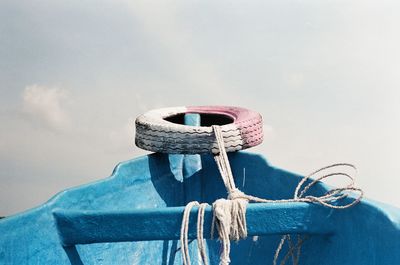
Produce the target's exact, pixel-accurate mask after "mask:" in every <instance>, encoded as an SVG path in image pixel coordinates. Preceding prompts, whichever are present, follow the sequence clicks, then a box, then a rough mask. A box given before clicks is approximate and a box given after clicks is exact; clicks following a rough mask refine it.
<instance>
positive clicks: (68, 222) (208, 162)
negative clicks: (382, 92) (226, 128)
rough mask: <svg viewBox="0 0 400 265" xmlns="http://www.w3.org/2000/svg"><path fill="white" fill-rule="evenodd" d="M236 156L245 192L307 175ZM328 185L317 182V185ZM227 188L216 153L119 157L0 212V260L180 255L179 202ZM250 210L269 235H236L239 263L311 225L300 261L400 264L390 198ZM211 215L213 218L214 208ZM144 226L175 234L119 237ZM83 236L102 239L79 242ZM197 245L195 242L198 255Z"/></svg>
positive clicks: (269, 251) (234, 254) (169, 261)
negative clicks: (91, 177)
mask: <svg viewBox="0 0 400 265" xmlns="http://www.w3.org/2000/svg"><path fill="white" fill-rule="evenodd" d="M229 158H230V161H231V165H232V170H233V173H234V176H235V182H236V183H237V186H238V188H240V189H241V190H242V191H244V192H245V193H248V194H252V195H255V196H259V197H265V198H270V199H283V198H292V197H293V193H294V189H295V187H296V185H297V183H298V182H299V180H300V178H301V176H299V175H296V174H293V173H289V172H286V171H284V170H281V169H277V168H274V167H272V166H270V165H269V164H268V163H267V161H266V160H265V159H264V158H263V157H262V156H260V155H257V154H251V153H246V152H237V153H231V154H229ZM244 169H245V172H246V176H244ZM325 191H326V187H325V186H324V185H322V184H319V185H317V186H315V187H314V188H313V190H312V191H311V192H312V193H314V194H322V193H324V192H325ZM223 197H226V192H225V189H224V185H223V183H222V180H221V178H220V176H219V172H218V169H217V167H216V165H215V162H214V160H213V158H212V156H211V155H202V156H178V155H175V156H169V155H166V154H151V155H147V156H143V157H139V158H136V159H134V160H131V161H127V162H123V163H121V164H119V165H118V166H117V167H116V168H115V170H114V172H113V174H112V176H111V177H109V178H107V179H103V180H100V181H97V182H95V183H90V184H87V185H84V186H81V187H77V188H73V189H69V190H66V191H63V192H61V193H59V194H57V195H56V196H55V197H54V198H52V199H51V200H50V201H48V202H47V203H45V204H43V205H41V206H39V207H37V208H34V209H32V210H30V211H27V212H24V213H21V214H18V215H15V216H12V217H7V218H5V219H2V220H0V264H74V265H77V264H85V265H87V264H151V265H152V264H162V265H173V264H182V261H181V253H180V252H179V243H178V241H177V240H176V237H177V231H179V226H180V220H179V218H178V219H177V216H179V213H180V212H182V208H175V207H182V206H184V205H185V204H186V203H187V202H188V201H190V200H198V201H201V202H208V203H210V204H211V203H212V202H213V201H215V200H216V199H218V198H223ZM167 207H174V208H171V209H169V208H167ZM135 213H136V214H138V213H139V215H134V214H135ZM149 213H154V215H155V216H150V217H149V216H148V215H146V214H149ZM195 213H196V211H195V210H194V211H193V215H195ZM140 215H142V217H143V219H141V217H140ZM157 215H159V216H160V220H159V221H157V222H156V221H154V220H158V219H157V218H156V217H157ZM80 218H81V221H79V219H80ZM146 218H149V219H147V220H151V222H149V223H148V224H147V225H144V223H143V222H142V221H140V220H145V219H146ZM248 218H249V222H250V225H249V229H250V230H251V231H252V233H254V234H257V233H263V234H266V235H264V236H259V237H258V239H257V240H253V239H252V238H249V239H247V240H242V241H240V242H239V243H237V244H232V250H231V259H232V264H233V265H235V264H241V265H250V264H252V265H258V264H271V261H272V257H273V253H274V251H275V249H276V246H277V244H278V242H279V238H280V236H279V235H275V233H280V232H283V233H286V232H292V233H299V232H304V233H309V234H311V236H310V237H309V239H308V240H307V241H306V242H305V243H304V245H303V249H302V255H301V259H300V264H307V265H317V264H318V265H320V264H324V265H336V264H358V265H386V264H387V265H389V264H390V265H394V264H400V210H399V209H397V208H394V207H391V206H388V205H384V204H380V203H377V202H373V201H370V200H368V199H365V200H363V201H362V202H361V203H360V204H358V205H356V206H355V207H353V208H350V209H346V210H332V209H327V208H324V207H322V206H318V205H305V204H301V203H300V204H299V203H296V204H279V205H276V204H269V205H253V206H250V207H249V215H248ZM319 218H321V219H319ZM206 219H207V225H208V224H209V222H210V221H209V219H210V213H209V211H208V212H207V216H206ZM257 219H258V222H259V223H257ZM302 221H303V222H302ZM252 222H254V223H253V224H252ZM165 223H167V224H168V226H164V224H165ZM192 223H193V222H192ZM207 227H208V226H207ZM206 229H209V228H206ZM257 229H259V230H257ZM135 230H137V231H135ZM207 231H209V230H207ZM140 234H142V235H143V237H146V236H147V237H148V239H157V238H160V239H161V238H163V239H164V238H166V237H168V238H169V236H171V237H170V238H171V240H167V239H164V240H148V241H134V242H120V241H126V240H131V239H136V238H137V239H139V240H143V239H140V238H138V237H140ZM191 237H193V228H192V229H191ZM91 240H92V241H91ZM105 241H110V242H105ZM85 242H104V243H92V244H76V245H74V244H75V243H85ZM195 247H196V243H195V241H193V242H192V243H191V244H190V250H191V254H192V257H196V252H197V251H196V248H195ZM207 247H208V253H209V256H210V259H211V264H218V259H219V250H220V246H219V242H217V241H216V240H210V239H207Z"/></svg>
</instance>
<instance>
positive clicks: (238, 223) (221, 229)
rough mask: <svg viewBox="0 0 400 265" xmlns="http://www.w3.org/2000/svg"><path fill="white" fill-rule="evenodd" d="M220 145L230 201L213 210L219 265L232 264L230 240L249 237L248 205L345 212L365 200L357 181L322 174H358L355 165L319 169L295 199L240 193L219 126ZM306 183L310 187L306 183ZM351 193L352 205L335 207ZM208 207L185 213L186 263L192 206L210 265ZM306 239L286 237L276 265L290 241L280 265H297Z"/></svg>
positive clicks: (218, 159)
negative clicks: (322, 189)
mask: <svg viewBox="0 0 400 265" xmlns="http://www.w3.org/2000/svg"><path fill="white" fill-rule="evenodd" d="M212 128H213V130H214V134H215V138H216V142H217V145H218V150H219V152H218V153H217V154H215V155H214V159H215V162H216V163H217V166H218V170H219V172H220V174H221V177H222V181H223V183H224V185H225V188H226V190H227V193H228V198H227V199H219V200H216V201H215V202H214V203H213V205H212V207H213V221H212V227H211V236H213V235H214V227H216V228H217V231H218V238H219V240H220V241H221V246H222V251H221V255H220V263H219V264H220V265H229V263H230V258H229V254H230V240H235V241H238V240H240V239H244V238H246V237H247V227H246V208H247V204H248V203H249V202H264V203H271V202H274V203H290V202H307V203H316V204H321V205H323V206H326V207H329V208H333V209H346V208H349V207H352V206H354V205H355V204H357V203H359V202H360V201H361V199H362V197H363V195H364V194H363V191H362V190H361V189H360V188H357V187H355V178H354V177H353V176H352V175H350V174H348V173H344V172H333V173H329V174H322V173H323V172H325V171H326V170H328V169H332V168H336V167H347V168H350V169H352V170H354V172H355V173H357V169H356V167H355V166H354V165H352V164H348V163H339V164H333V165H329V166H326V167H323V168H321V169H318V170H316V171H314V172H312V173H311V174H309V175H307V176H306V177H304V178H303V179H302V180H301V181H300V182H299V184H298V185H297V187H296V189H295V192H294V197H293V199H280V200H269V199H264V198H259V197H256V196H252V195H248V194H245V193H243V192H242V191H240V190H239V189H238V188H236V186H235V181H234V178H233V174H232V169H231V167H230V164H229V160H228V155H227V153H226V150H225V146H224V138H223V135H222V131H221V128H220V127H219V126H217V125H213V126H212ZM316 174H322V175H321V176H319V177H316V178H314V179H312V180H311V181H310V182H309V183H307V181H309V180H310V179H311V177H313V176H315V175H316ZM333 176H342V177H346V178H347V179H348V180H349V183H348V184H347V185H346V186H344V187H340V188H334V189H331V190H329V191H327V192H326V194H324V195H322V196H312V195H306V193H307V191H309V190H310V188H311V187H312V186H314V185H315V184H317V183H318V182H319V181H321V180H323V179H326V178H329V177H333ZM306 183H307V184H306ZM349 192H356V193H358V196H357V197H356V198H354V199H353V200H352V201H351V202H348V203H346V204H344V205H336V204H335V202H337V201H338V200H341V199H344V198H346V197H348V195H349ZM206 205H207V204H201V205H199V203H198V202H190V203H188V204H187V205H186V207H185V211H184V213H183V219H182V227H181V245H182V246H181V251H182V256H183V264H184V265H190V256H189V252H188V239H187V237H188V226H189V213H190V210H191V209H192V207H193V206H199V211H198V218H197V242H198V252H199V257H200V258H201V262H202V264H205V265H208V264H207V254H206V251H205V246H204V239H203V224H204V209H205V207H206ZM305 239H306V238H305V237H302V236H298V238H297V243H296V244H294V243H293V241H292V239H291V237H290V235H283V236H282V238H281V240H280V242H279V244H278V246H277V249H276V251H275V255H274V258H273V262H272V263H273V265H277V261H278V258H279V254H280V252H281V250H282V248H283V246H284V244H285V242H288V252H287V254H286V255H285V257H284V258H283V259H282V261H281V263H280V265H284V264H285V263H286V261H287V260H288V259H289V257H290V256H291V257H292V262H293V264H294V265H297V264H298V262H299V258H300V253H301V246H302V244H303V243H304V241H305Z"/></svg>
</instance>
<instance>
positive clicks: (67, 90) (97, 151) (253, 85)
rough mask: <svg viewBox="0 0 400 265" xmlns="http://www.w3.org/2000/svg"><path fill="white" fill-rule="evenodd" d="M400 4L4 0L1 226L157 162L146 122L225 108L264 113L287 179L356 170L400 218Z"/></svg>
mask: <svg viewBox="0 0 400 265" xmlns="http://www.w3.org/2000/svg"><path fill="white" fill-rule="evenodd" d="M399 3H400V2H398V1H382V0H380V1H378V0H377V1H365V0H363V1H347V0H346V1H319V0H315V1H284V0H275V1H170V2H168V3H167V2H166V1H160V2H158V1H143V2H142V1H64V2H61V1H50V0H49V1H13V0H2V1H0V124H1V125H0V126H1V127H0V215H10V214H13V213H16V212H19V211H22V210H25V209H28V208H31V207H33V206H36V205H39V204H41V203H43V202H45V201H46V200H47V199H49V198H50V197H51V196H53V195H54V194H55V193H57V192H58V191H61V190H64V189H66V188H68V187H72V186H76V185H80V184H83V183H87V182H90V181H94V180H97V179H101V178H104V177H107V176H108V175H110V173H111V172H112V169H113V168H114V166H115V165H116V164H117V163H118V162H120V161H124V160H128V159H130V158H133V157H136V156H139V155H143V154H145V152H144V151H141V150H139V149H138V148H137V147H135V146H134V140H133V138H134V124H133V121H134V119H135V117H136V116H137V115H139V114H140V113H142V112H145V111H147V110H150V109H153V108H158V107H166V106H182V105H210V104H219V105H239V106H243V107H248V108H252V109H254V110H257V111H259V112H260V113H261V114H262V115H263V117H264V123H265V125H264V129H265V133H266V137H265V142H264V143H263V145H262V146H260V147H257V148H256V149H255V150H254V151H255V152H260V153H262V154H264V155H265V157H266V158H267V159H268V160H269V162H270V163H272V164H273V165H275V166H277V167H281V168H285V169H287V170H291V171H294V172H298V173H302V174H306V173H309V172H310V171H313V170H314V169H316V168H319V167H322V166H324V165H327V164H331V163H334V162H341V161H345V162H351V163H354V164H356V165H357V166H358V168H359V172H360V174H359V179H358V183H359V185H360V186H361V187H362V188H363V189H364V190H365V192H366V196H367V197H370V198H373V199H376V200H380V201H384V202H387V203H390V204H394V205H397V206H400V195H399V191H398V189H399V186H400V174H399V171H400V163H399V162H398V161H397V160H398V152H399V150H400V138H399V136H400V107H399V106H400V105H399V104H400V51H399V47H400V30H399V28H400V16H399V14H400V4H399Z"/></svg>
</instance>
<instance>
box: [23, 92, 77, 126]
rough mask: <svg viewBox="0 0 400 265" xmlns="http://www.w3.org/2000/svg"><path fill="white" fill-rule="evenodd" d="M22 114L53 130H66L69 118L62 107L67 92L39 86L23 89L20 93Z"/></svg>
mask: <svg viewBox="0 0 400 265" xmlns="http://www.w3.org/2000/svg"><path fill="white" fill-rule="evenodd" d="M22 100H23V107H22V108H23V112H24V113H25V114H26V115H27V116H28V117H29V118H30V119H31V120H32V121H33V122H38V123H40V124H41V125H44V126H46V127H47V128H49V129H53V130H62V129H66V128H68V127H69V125H70V118H69V115H68V113H67V111H66V110H65V109H64V107H63V105H64V104H65V102H66V100H67V91H66V90H63V89H59V88H48V87H45V86H39V85H30V86H27V87H25V89H24V91H23V93H22Z"/></svg>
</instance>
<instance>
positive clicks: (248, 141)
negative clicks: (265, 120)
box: [135, 106, 263, 154]
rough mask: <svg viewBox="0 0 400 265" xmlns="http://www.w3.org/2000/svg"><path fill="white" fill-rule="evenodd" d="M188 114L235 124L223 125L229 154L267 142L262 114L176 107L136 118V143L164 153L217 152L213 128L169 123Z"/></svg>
mask: <svg viewBox="0 0 400 265" xmlns="http://www.w3.org/2000/svg"><path fill="white" fill-rule="evenodd" d="M186 113H199V114H204V115H207V114H214V115H222V116H223V117H225V118H228V119H229V120H231V121H232V122H231V123H228V124H223V125H220V127H221V131H222V135H223V138H224V143H225V148H226V151H227V152H234V151H238V150H243V149H246V148H249V147H252V146H256V145H258V144H260V143H261V142H262V141H263V131H262V127H263V124H262V117H261V115H260V114H259V113H257V112H254V111H251V110H248V109H244V108H240V107H225V106H199V107H174V108H163V109H156V110H151V111H149V112H147V113H145V114H143V115H141V116H139V117H138V118H137V119H136V122H135V123H136V138H135V143H136V145H137V146H138V147H140V148H142V149H145V150H148V151H153V152H160V153H170V154H201V153H217V152H218V147H217V143H216V140H215V135H214V132H213V129H212V127H211V126H188V125H183V124H177V123H173V122H170V121H168V120H167V119H168V118H171V117H174V116H177V115H182V114H186Z"/></svg>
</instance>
